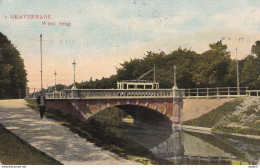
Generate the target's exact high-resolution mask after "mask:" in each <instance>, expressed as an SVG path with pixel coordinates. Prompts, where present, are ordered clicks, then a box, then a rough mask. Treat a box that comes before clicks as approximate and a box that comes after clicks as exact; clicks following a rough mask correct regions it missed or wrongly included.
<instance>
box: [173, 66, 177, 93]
mask: <svg viewBox="0 0 260 168" xmlns="http://www.w3.org/2000/svg"><path fill="white" fill-rule="evenodd" d="M173 69H174V74H173V75H174V85H173V89H178V87H177V81H176V80H177V78H176V69H177V66H176V65H174V66H173Z"/></svg>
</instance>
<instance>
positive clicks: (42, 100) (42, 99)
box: [36, 91, 46, 119]
mask: <svg viewBox="0 0 260 168" xmlns="http://www.w3.org/2000/svg"><path fill="white" fill-rule="evenodd" d="M36 102H37V104H38V106H39V108H40V117H41V119H42V118H43V115H44V113H45V106H46V100H45V97H44V95H43V91H40V96H38V97H37V100H36Z"/></svg>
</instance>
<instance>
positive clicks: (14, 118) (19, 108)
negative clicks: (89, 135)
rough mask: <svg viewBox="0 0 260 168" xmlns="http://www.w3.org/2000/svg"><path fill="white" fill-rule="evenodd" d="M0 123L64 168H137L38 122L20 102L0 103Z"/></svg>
mask: <svg viewBox="0 0 260 168" xmlns="http://www.w3.org/2000/svg"><path fill="white" fill-rule="evenodd" d="M0 123H1V124H2V125H3V126H5V127H6V128H7V129H9V130H10V131H11V132H13V133H14V134H16V135H17V136H19V137H20V138H21V139H23V140H24V141H26V142H27V143H29V144H30V145H32V146H33V147H35V148H36V149H38V150H40V151H43V152H45V153H46V154H48V155H49V156H51V157H53V158H55V159H56V160H58V161H60V162H61V163H63V164H65V165H75V164H77V165H88V164H95V165H97V164H103V165H104V164H105V165H110V164H123V165H128V164H139V163H136V162H134V161H130V160H125V159H122V158H119V157H118V156H116V155H115V154H112V153H111V152H108V151H104V150H102V149H100V148H99V147H97V146H95V145H94V144H93V143H90V142H88V141H86V140H85V139H83V138H81V137H79V136H78V135H76V134H74V133H72V132H71V131H70V130H69V129H68V128H66V127H63V126H61V125H59V124H58V123H57V122H55V121H53V120H50V119H46V118H43V120H41V119H40V115H39V114H38V113H37V112H35V111H33V110H32V109H30V108H29V107H27V106H26V102H25V100H23V99H20V100H1V101H0ZM0 164H1V163H0Z"/></svg>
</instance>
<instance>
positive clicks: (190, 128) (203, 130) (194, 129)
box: [180, 125, 260, 140]
mask: <svg viewBox="0 0 260 168" xmlns="http://www.w3.org/2000/svg"><path fill="white" fill-rule="evenodd" d="M180 129H182V130H185V131H191V132H198V133H204V134H211V133H218V134H226V135H233V136H239V137H245V138H252V139H259V140H260V136H258V135H245V134H238V133H230V132H220V131H212V129H211V128H206V127H195V126H188V125H181V126H180Z"/></svg>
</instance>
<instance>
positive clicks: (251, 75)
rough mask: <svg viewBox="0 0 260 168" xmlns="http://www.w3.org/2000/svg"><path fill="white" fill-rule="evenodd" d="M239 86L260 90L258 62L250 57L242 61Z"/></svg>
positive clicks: (259, 66)
mask: <svg viewBox="0 0 260 168" xmlns="http://www.w3.org/2000/svg"><path fill="white" fill-rule="evenodd" d="M241 84H242V85H244V86H245V85H247V86H249V88H255V89H260V60H259V58H255V57H254V56H252V55H248V56H247V57H246V58H245V59H244V65H243V68H242V72H241Z"/></svg>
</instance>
